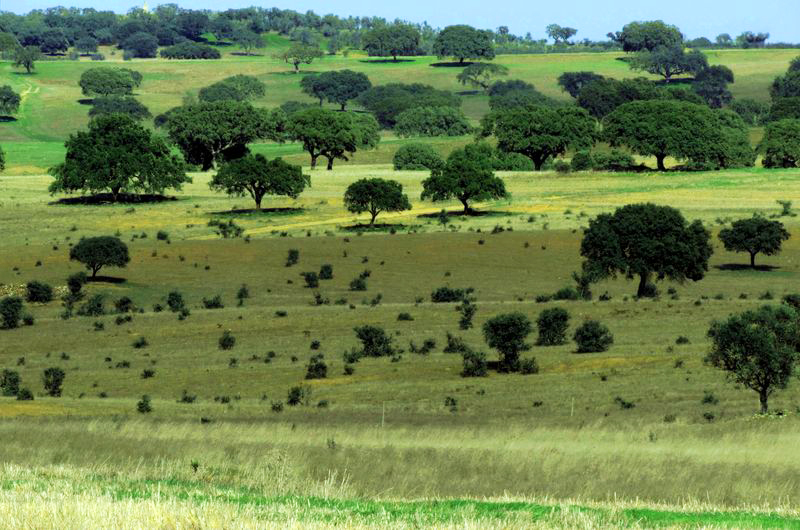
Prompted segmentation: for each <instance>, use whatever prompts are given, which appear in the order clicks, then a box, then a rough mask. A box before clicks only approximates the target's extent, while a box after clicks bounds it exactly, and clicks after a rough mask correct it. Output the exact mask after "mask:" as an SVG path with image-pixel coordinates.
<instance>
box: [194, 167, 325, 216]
mask: <svg viewBox="0 0 800 530" xmlns="http://www.w3.org/2000/svg"><path fill="white" fill-rule="evenodd" d="M310 185H311V178H310V177H308V176H307V175H303V170H302V168H301V167H300V166H297V165H294V164H289V163H288V162H285V161H284V160H283V159H281V158H274V159H272V160H267V158H266V157H265V156H264V155H261V154H257V155H247V156H244V157H242V158H238V159H236V160H231V161H230V162H226V163H224V164H222V166H221V167H220V169H219V171H217V173H216V175H214V177H213V178H212V179H211V182H210V183H209V187H210V188H211V189H212V190H218V191H224V192H225V193H227V194H228V195H236V196H242V195H244V194H245V193H248V194H249V195H250V197H252V198H253V200H254V201H255V203H256V208H257V209H259V210H260V209H261V201H262V199H263V198H264V196H265V195H283V196H287V197H291V198H292V199H296V198H297V197H298V196H299V195H300V194H301V193H302V192H303V190H304V189H305V188H306V186H310Z"/></svg>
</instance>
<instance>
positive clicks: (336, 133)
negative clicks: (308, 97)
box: [287, 107, 380, 169]
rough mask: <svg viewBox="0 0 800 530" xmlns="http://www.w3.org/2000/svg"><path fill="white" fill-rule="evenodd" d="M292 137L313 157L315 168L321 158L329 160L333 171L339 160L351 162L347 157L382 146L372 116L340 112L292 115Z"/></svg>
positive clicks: (289, 127) (309, 111) (312, 111)
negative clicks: (360, 150) (336, 161)
mask: <svg viewBox="0 0 800 530" xmlns="http://www.w3.org/2000/svg"><path fill="white" fill-rule="evenodd" d="M287 134H288V136H289V138H291V139H292V140H295V141H297V142H301V143H302V144H303V149H305V150H306V151H307V152H308V154H309V155H311V168H312V169H314V168H315V167H316V166H317V159H318V158H319V157H320V156H324V157H325V158H327V159H328V169H333V161H334V160H335V159H337V158H340V159H342V160H348V156H347V154H348V153H349V154H353V153H355V152H356V151H357V150H359V149H372V148H374V147H376V146H377V145H378V142H379V141H380V136H379V135H378V123H377V122H376V121H375V118H373V117H372V116H370V115H367V114H352V113H348V112H336V111H333V110H329V109H322V108H319V107H312V108H308V109H304V110H299V111H297V112H295V113H294V114H292V115H291V116H289V121H288V125H287Z"/></svg>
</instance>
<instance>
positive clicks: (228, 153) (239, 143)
mask: <svg viewBox="0 0 800 530" xmlns="http://www.w3.org/2000/svg"><path fill="white" fill-rule="evenodd" d="M285 119H286V117H285V114H284V113H283V111H281V110H274V111H267V110H265V109H255V108H253V107H252V106H251V105H249V104H248V103H244V102H239V101H214V102H201V103H197V104H193V105H186V106H183V107H178V108H176V109H173V110H172V111H170V112H168V113H167V117H166V123H165V127H166V129H167V135H168V136H169V138H170V139H171V140H172V141H173V142H174V143H175V145H176V146H177V147H178V148H179V149H180V150H181V152H182V153H183V156H184V158H185V159H186V161H187V162H189V163H190V164H199V165H200V166H201V167H202V169H203V171H208V170H209V169H211V168H213V167H214V164H215V163H219V162H221V161H224V160H232V159H234V158H239V157H241V156H244V155H245V154H247V152H248V148H247V144H249V143H250V142H253V141H255V140H260V139H269V140H273V141H282V140H283V129H284V127H285Z"/></svg>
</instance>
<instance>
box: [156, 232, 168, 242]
mask: <svg viewBox="0 0 800 530" xmlns="http://www.w3.org/2000/svg"><path fill="white" fill-rule="evenodd" d="M156 239H158V240H159V241H169V234H168V233H167V232H164V231H163V230H159V231H158V232H156Z"/></svg>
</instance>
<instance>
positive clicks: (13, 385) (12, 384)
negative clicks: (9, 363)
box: [0, 370, 22, 396]
mask: <svg viewBox="0 0 800 530" xmlns="http://www.w3.org/2000/svg"><path fill="white" fill-rule="evenodd" d="M21 382H22V378H21V377H20V376H19V372H15V371H13V370H3V372H2V373H0V392H2V394H3V395H4V396H16V395H17V394H18V393H19V385H20V383H21Z"/></svg>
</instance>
